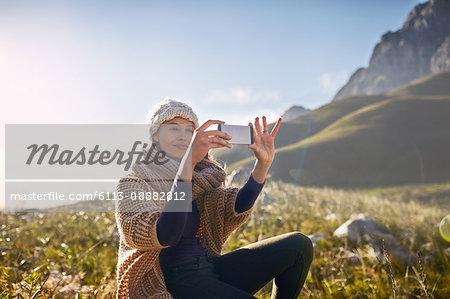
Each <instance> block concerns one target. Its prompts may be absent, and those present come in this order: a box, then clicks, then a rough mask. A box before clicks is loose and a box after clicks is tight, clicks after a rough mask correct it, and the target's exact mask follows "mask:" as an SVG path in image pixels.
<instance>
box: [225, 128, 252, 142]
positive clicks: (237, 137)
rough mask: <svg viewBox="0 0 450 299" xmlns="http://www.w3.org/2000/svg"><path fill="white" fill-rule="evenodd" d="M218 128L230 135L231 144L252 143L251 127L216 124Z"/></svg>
mask: <svg viewBox="0 0 450 299" xmlns="http://www.w3.org/2000/svg"><path fill="white" fill-rule="evenodd" d="M218 130H219V131H222V132H225V133H227V134H228V135H230V136H231V139H230V140H228V142H229V143H232V144H253V127H251V126H238V125H223V124H218Z"/></svg>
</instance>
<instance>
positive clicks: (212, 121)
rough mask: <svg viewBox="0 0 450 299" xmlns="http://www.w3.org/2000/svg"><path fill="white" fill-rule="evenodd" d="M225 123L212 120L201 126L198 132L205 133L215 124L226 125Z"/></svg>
mask: <svg viewBox="0 0 450 299" xmlns="http://www.w3.org/2000/svg"><path fill="white" fill-rule="evenodd" d="M224 123H225V122H224V121H222V120H218V119H210V120H207V121H206V122H205V123H204V124H203V125H201V126H200V127H198V128H197V130H198V131H204V130H206V129H207V128H208V127H209V126H210V125H213V124H224Z"/></svg>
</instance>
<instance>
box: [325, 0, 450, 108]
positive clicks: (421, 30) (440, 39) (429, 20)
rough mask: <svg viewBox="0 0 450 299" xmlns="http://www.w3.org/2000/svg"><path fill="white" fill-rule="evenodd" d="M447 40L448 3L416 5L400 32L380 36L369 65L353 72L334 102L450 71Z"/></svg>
mask: <svg viewBox="0 0 450 299" xmlns="http://www.w3.org/2000/svg"><path fill="white" fill-rule="evenodd" d="M449 37H450V1H448V0H431V1H429V2H426V3H422V4H418V5H417V6H416V7H414V9H413V10H412V11H411V12H410V13H409V15H408V17H407V19H406V21H405V22H404V24H403V26H402V28H401V29H399V30H397V31H395V32H391V31H388V32H386V33H385V34H383V35H382V37H381V40H380V42H379V43H378V44H377V45H376V46H375V48H374V50H373V53H372V56H371V58H370V62H369V66H368V67H366V68H359V69H358V70H356V72H354V73H353V75H352V76H351V77H350V79H349V81H348V82H347V84H346V85H344V87H342V88H341V89H340V90H339V92H338V93H337V94H336V96H335V97H334V99H333V100H340V99H343V98H346V97H349V96H353V95H368V94H375V93H380V92H383V91H387V90H390V89H393V88H396V87H399V86H402V85H405V84H407V83H409V82H411V81H413V80H415V79H417V78H420V77H423V76H427V75H430V74H432V73H436V72H444V71H450V62H449V61H448V60H449V59H450V56H449V52H450V51H449V49H448V47H449V45H450V42H446V40H447V38H449Z"/></svg>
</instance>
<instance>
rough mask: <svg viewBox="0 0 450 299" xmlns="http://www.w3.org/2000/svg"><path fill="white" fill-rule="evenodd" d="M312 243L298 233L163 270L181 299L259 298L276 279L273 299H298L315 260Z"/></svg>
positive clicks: (172, 288)
mask: <svg viewBox="0 0 450 299" xmlns="http://www.w3.org/2000/svg"><path fill="white" fill-rule="evenodd" d="M313 254H314V253H313V246H312V242H311V240H310V239H309V238H308V237H307V236H305V235H303V234H302V233H299V232H291V233H286V234H282V235H279V236H275V237H271V238H267V239H264V240H261V241H258V242H256V243H252V244H249V245H246V246H244V247H241V248H239V249H236V250H234V251H232V252H228V253H226V254H224V255H222V256H219V257H214V259H213V261H208V259H207V257H189V258H185V259H183V260H181V261H178V262H175V263H173V264H170V265H168V266H165V267H163V268H162V270H163V274H164V278H165V281H166V287H167V290H168V291H169V293H171V294H172V296H173V297H175V298H176V299H178V298H181V299H183V298H192V299H197V298H198V299H201V298H209V299H210V298H227V299H230V298H231V299H239V298H257V297H255V296H253V295H254V294H255V293H256V292H258V291H259V290H260V289H261V288H262V287H264V286H265V285H266V284H267V283H268V282H270V281H271V280H272V279H274V283H273V287H272V299H274V298H277V299H279V298H283V299H287V298H298V296H299V294H300V291H301V289H302V287H303V284H304V283H305V280H306V276H307V275H308V271H309V267H310V266H311V262H312V259H313Z"/></svg>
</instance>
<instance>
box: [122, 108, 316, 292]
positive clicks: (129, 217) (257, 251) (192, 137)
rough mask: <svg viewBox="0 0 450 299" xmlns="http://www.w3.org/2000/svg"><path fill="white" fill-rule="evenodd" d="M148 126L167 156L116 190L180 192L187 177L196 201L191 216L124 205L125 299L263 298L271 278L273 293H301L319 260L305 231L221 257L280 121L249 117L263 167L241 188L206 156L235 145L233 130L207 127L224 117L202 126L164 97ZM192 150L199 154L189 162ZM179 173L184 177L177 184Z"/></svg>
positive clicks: (259, 179)
mask: <svg viewBox="0 0 450 299" xmlns="http://www.w3.org/2000/svg"><path fill="white" fill-rule="evenodd" d="M149 123H150V139H151V140H152V142H153V143H154V144H155V145H156V147H157V148H158V150H160V151H162V152H163V153H165V155H166V159H167V160H165V163H164V164H161V165H158V164H157V163H153V164H149V165H142V164H140V165H138V164H135V165H134V166H133V171H132V173H131V174H129V175H128V176H127V177H126V178H123V179H122V180H121V181H120V183H119V185H118V188H117V189H118V190H117V191H118V192H121V194H122V195H123V198H124V199H127V198H128V199H130V198H138V197H139V194H141V195H142V194H143V193H146V192H147V194H148V192H150V193H151V192H155V191H157V192H160V191H162V190H164V191H162V192H163V193H164V192H167V191H168V190H171V191H172V192H173V194H174V193H175V192H177V191H180V190H181V188H182V187H181V185H182V184H183V182H184V184H186V182H187V184H189V183H190V184H192V185H191V187H192V190H191V191H192V192H191V194H190V195H191V196H192V201H187V204H189V205H192V212H184V211H182V212H172V211H173V208H174V207H175V205H176V204H178V205H179V204H180V202H179V201H175V200H171V201H167V203H166V202H165V201H158V200H156V201H155V200H150V201H148V200H147V201H136V200H121V201H120V202H119V204H118V208H117V211H116V220H117V225H118V229H119V235H120V248H119V260H118V265H117V283H118V292H117V298H193V299H197V298H237V299H238V298H256V297H254V296H253V295H254V294H255V293H256V292H257V291H258V290H260V289H261V288H262V287H263V286H264V285H266V284H267V283H268V282H270V281H271V280H272V279H274V283H273V288H272V298H297V297H298V296H299V293H300V291H301V289H302V287H303V284H304V282H305V279H306V276H307V275H308V271H309V267H310V265H311V262H312V259H313V247H312V243H311V240H310V239H309V238H308V237H307V236H305V235H303V234H302V233H300V232H290V233H285V234H282V235H278V236H275V237H271V238H267V239H265V240H262V241H259V242H256V243H252V244H249V245H246V246H244V247H241V248H239V249H236V250H234V251H232V252H228V253H225V254H222V246H223V244H224V243H225V241H226V240H227V239H228V237H229V235H230V234H231V233H232V232H233V231H234V230H235V229H237V228H238V227H239V226H240V225H241V224H242V223H244V222H245V221H246V220H247V219H248V217H249V216H250V214H251V211H252V209H253V205H254V202H255V200H256V198H257V197H258V195H259V193H260V191H261V189H262V188H263V186H264V183H265V177H266V174H267V171H268V170H269V168H270V166H271V164H272V161H273V158H274V155H275V150H274V138H275V136H276V134H277V131H278V129H279V127H280V124H281V118H279V119H278V121H277V122H276V124H275V126H274V127H273V129H272V131H271V132H270V133H269V132H268V128H267V122H266V118H265V117H264V116H263V117H262V125H261V123H260V121H259V118H258V117H256V118H255V122H254V125H253V124H252V123H249V125H250V126H254V144H251V145H248V148H250V149H252V150H253V152H254V154H255V156H256V163H255V166H254V168H253V171H252V173H251V175H250V177H249V179H248V181H247V183H246V184H245V185H244V186H243V187H242V188H233V187H230V188H225V185H224V180H225V176H226V173H225V171H224V170H223V168H222V167H221V165H220V164H219V163H218V162H216V161H214V160H213V158H212V157H211V156H210V155H209V153H208V152H209V150H210V149H211V148H220V147H229V148H231V144H230V143H229V142H228V141H227V140H230V136H228V135H227V134H226V133H224V132H220V131H217V130H209V131H205V130H206V129H207V128H208V127H209V126H211V125H213V124H223V123H224V122H223V121H220V120H208V121H207V122H205V123H204V124H202V125H201V126H199V124H198V120H197V116H196V115H195V113H194V112H193V111H192V109H191V108H190V107H189V106H188V105H187V104H186V103H183V102H180V101H177V100H174V99H165V100H164V101H163V102H161V103H159V104H157V105H156V106H155V107H154V109H153V111H152V113H151V114H150V115H149ZM189 146H190V147H189ZM189 148H190V152H189V154H190V157H191V159H187V160H186V162H184V164H183V165H182V164H181V162H183V160H182V158H183V157H184V156H185V154H186V151H187V149H189ZM147 153H148V152H147ZM152 155H154V153H152ZM178 170H182V171H181V176H180V178H181V179H179V180H178V181H177V182H173V178H175V175H176V174H177V172H178ZM178 173H179V172H178ZM167 178H171V180H170V179H167ZM151 194H152V193H151Z"/></svg>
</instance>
